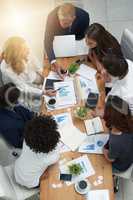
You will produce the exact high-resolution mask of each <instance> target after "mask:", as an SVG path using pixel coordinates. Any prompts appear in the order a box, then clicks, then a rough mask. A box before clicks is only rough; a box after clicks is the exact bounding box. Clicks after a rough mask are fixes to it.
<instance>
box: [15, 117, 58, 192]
mask: <svg viewBox="0 0 133 200" xmlns="http://www.w3.org/2000/svg"><path fill="white" fill-rule="evenodd" d="M59 139H60V134H59V132H58V129H57V124H56V121H55V120H54V119H53V118H52V117H51V116H39V117H35V118H34V119H32V120H31V121H29V122H28V123H27V125H26V128H25V132H24V143H23V149H22V153H21V155H20V157H19V158H18V159H17V160H16V162H15V168H14V174H15V178H16V182H17V183H19V184H20V185H23V186H25V187H27V188H34V187H37V186H39V183H40V178H41V176H42V174H43V173H44V172H45V170H46V169H47V168H48V167H49V166H50V165H52V164H54V163H56V162H57V161H58V160H59V149H58V147H57V144H58V142H59ZM45 173H46V172H45Z"/></svg>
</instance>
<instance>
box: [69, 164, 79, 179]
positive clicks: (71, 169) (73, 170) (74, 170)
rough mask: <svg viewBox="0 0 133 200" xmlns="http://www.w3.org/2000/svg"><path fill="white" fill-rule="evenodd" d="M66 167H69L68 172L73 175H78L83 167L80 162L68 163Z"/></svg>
mask: <svg viewBox="0 0 133 200" xmlns="http://www.w3.org/2000/svg"><path fill="white" fill-rule="evenodd" d="M68 168H69V173H70V174H72V175H75V176H77V175H80V174H81V172H82V171H83V168H82V167H81V165H80V164H72V165H69V166H68Z"/></svg>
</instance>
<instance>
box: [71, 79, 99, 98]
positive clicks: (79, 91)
mask: <svg viewBox="0 0 133 200" xmlns="http://www.w3.org/2000/svg"><path fill="white" fill-rule="evenodd" d="M74 84H75V88H76V90H75V91H76V95H77V99H78V100H86V99H87V97H88V95H89V93H90V92H93V93H98V88H97V84H95V82H93V81H92V80H89V79H86V78H84V77H83V76H76V77H75V78H74Z"/></svg>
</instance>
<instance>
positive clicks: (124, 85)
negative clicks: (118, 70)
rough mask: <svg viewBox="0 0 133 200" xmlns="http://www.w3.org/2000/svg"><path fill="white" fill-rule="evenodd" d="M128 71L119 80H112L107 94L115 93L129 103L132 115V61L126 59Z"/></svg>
mask: <svg viewBox="0 0 133 200" xmlns="http://www.w3.org/2000/svg"><path fill="white" fill-rule="evenodd" d="M127 63H128V73H127V75H126V76H125V77H124V78H123V79H121V80H119V79H116V80H114V81H113V85H112V89H111V91H110V92H109V93H108V96H109V95H116V96H118V97H120V98H121V99H123V100H125V101H126V102H127V103H128V104H129V108H130V110H131V113H132V115H133V62H132V61H130V60H127Z"/></svg>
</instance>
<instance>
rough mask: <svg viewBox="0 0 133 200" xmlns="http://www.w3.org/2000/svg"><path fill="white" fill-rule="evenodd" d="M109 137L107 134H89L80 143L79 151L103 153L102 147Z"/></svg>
mask: <svg viewBox="0 0 133 200" xmlns="http://www.w3.org/2000/svg"><path fill="white" fill-rule="evenodd" d="M108 139H109V134H100V135H91V136H88V137H87V139H86V140H85V141H84V142H83V143H82V144H81V145H80V147H79V150H78V151H79V152H81V153H95V154H103V147H104V145H105V144H106V143H107V141H108Z"/></svg>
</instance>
